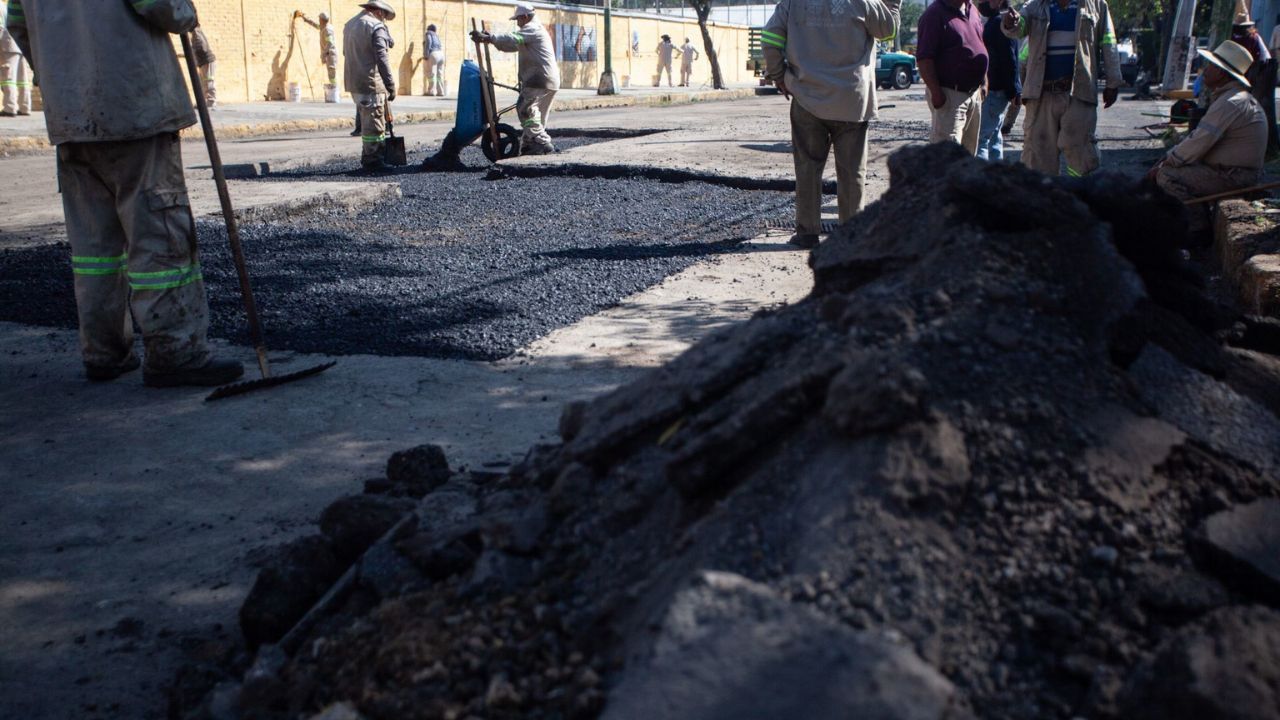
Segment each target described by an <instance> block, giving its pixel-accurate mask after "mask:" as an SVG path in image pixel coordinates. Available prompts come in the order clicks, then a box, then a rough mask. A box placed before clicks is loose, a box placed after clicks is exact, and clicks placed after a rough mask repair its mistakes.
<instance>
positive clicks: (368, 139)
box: [360, 133, 387, 143]
mask: <svg viewBox="0 0 1280 720" xmlns="http://www.w3.org/2000/svg"><path fill="white" fill-rule="evenodd" d="M360 139H361V140H363V141H364V142H367V143H376V142H382V141H383V140H386V139H387V134H386V133H382V134H381V135H361V136H360Z"/></svg>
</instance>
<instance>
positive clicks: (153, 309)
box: [58, 133, 209, 370]
mask: <svg viewBox="0 0 1280 720" xmlns="http://www.w3.org/2000/svg"><path fill="white" fill-rule="evenodd" d="M58 183H59V185H60V186H61V188H62V209H63V212H64V213H65V214H66V219H67V236H68V238H69V239H70V241H71V271H72V273H73V274H74V278H75V290H76V309H77V311H78V312H79V315H80V348H81V352H82V354H83V357H84V363H85V365H90V366H95V367H114V366H118V365H121V364H123V363H125V362H126V361H127V360H128V359H129V358H130V356H131V354H132V348H133V323H132V322H131V321H130V319H129V311H130V310H132V311H133V321H136V322H137V324H138V328H139V329H140V330H141V331H142V340H143V346H144V347H145V349H146V366H147V368H149V369H154V370H166V369H174V368H182V367H198V366H201V365H203V364H204V363H205V362H206V361H208V359H209V349H208V344H207V340H206V336H207V333H208V329H209V306H208V304H207V303H206V301H205V292H204V282H203V280H202V279H201V275H200V262H199V259H198V258H197V256H196V226H195V219H194V217H193V216H192V214H191V208H190V206H189V203H188V201H187V185H186V180H185V179H184V178H183V174H182V146H181V143H180V141H179V140H178V134H177V133H162V134H160V135H153V136H151V137H149V138H143V139H141V140H126V141H119V142H86V143H75V142H68V143H63V144H61V145H59V146H58Z"/></svg>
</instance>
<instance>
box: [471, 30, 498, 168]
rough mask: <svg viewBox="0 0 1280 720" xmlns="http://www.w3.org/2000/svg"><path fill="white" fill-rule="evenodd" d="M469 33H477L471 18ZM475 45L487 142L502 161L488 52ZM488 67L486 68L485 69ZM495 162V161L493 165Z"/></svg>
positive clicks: (477, 43) (478, 44) (477, 42)
mask: <svg viewBox="0 0 1280 720" xmlns="http://www.w3.org/2000/svg"><path fill="white" fill-rule="evenodd" d="M471 32H479V31H478V30H477V29H476V19H475V18H471ZM475 43H476V64H478V65H480V84H481V85H482V87H481V88H480V90H481V92H480V103H481V104H482V105H483V106H484V119H485V122H486V123H487V124H488V125H489V141H490V142H492V143H493V154H494V157H495V158H497V159H498V160H500V159H502V158H501V157H500V156H499V152H498V147H499V146H498V115H497V113H496V112H495V111H496V110H497V108H495V107H494V105H495V103H494V97H493V74H492V73H493V65H492V64H490V62H489V61H488V58H489V52H488V49H487V48H481V46H482V45H483V44H484V43H482V42H480V41H479V40H476V41H475ZM486 66H488V67H486ZM496 162H497V161H496V160H495V163H496Z"/></svg>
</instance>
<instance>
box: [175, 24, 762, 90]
mask: <svg viewBox="0 0 1280 720" xmlns="http://www.w3.org/2000/svg"><path fill="white" fill-rule="evenodd" d="M388 2H390V4H391V5H392V7H394V8H396V19H395V20H392V21H391V22H389V23H388V24H387V25H388V27H389V28H390V30H391V35H392V37H393V38H394V39H395V48H394V49H393V50H392V67H393V71H394V72H396V73H397V81H398V91H399V92H400V94H402V95H421V94H423V93H424V92H425V89H426V87H425V83H426V73H425V71H424V69H423V67H422V65H421V59H422V37H423V33H424V32H425V30H426V26H427V25H428V24H429V23H435V25H436V27H437V28H438V30H439V33H440V38H441V40H442V41H443V42H444V45H445V54H446V62H447V67H446V78H447V79H448V82H449V86H450V93H451V94H452V93H453V91H454V90H453V84H454V81H455V80H456V78H457V74H458V67H459V63H461V61H462V59H463V58H464V57H472V56H473V55H474V54H475V50H474V48H475V46H474V45H473V44H472V43H471V41H470V39H469V38H468V37H467V33H468V32H469V31H470V29H471V19H472V18H475V20H476V22H477V23H479V22H481V21H488V22H489V23H490V27H491V29H492V30H494V31H497V32H504V31H506V30H507V29H509V28H513V27H514V26H515V23H514V22H512V21H511V20H509V19H508V18H510V16H511V9H512V6H513V5H514V3H505V2H504V3H493V2H476V1H474V0H388ZM195 3H196V7H197V9H198V10H199V12H200V24H201V25H202V26H203V27H204V30H205V34H206V35H208V37H209V43H210V45H212V47H213V51H214V53H215V54H216V55H217V58H218V68H217V76H216V79H217V87H218V99H219V100H220V101H222V102H245V101H260V100H283V99H284V98H285V97H286V93H287V91H288V90H287V88H288V84H289V83H291V82H296V83H299V84H300V86H301V88H302V95H303V98H304V99H306V98H311V99H315V100H319V99H321V98H322V97H323V94H324V83H325V81H326V79H327V78H326V75H325V69H324V66H323V65H321V63H320V38H319V33H318V32H317V31H316V30H314V29H312V28H311V26H309V25H307V24H306V23H304V22H302V21H301V20H298V21H296V22H294V21H292V17H293V11H294V10H301V11H302V12H304V13H306V14H307V16H308V17H310V18H312V19H313V20H314V19H315V18H316V16H317V15H319V14H320V13H321V12H326V13H328V14H329V17H330V18H331V21H332V23H333V25H334V29H335V31H336V32H337V41H338V47H339V53H338V87H339V89H340V90H341V88H342V53H341V47H342V26H343V25H344V24H345V23H346V22H347V20H349V19H351V17H353V16H354V15H355V14H356V13H357V12H359V7H358V6H356V4H355V3H352V2H348V1H346V0H344V1H342V2H336V1H335V0H291V1H290V2H283V3H282V2H279V1H278V0H195ZM538 17H539V19H540V21H541V22H542V24H543V25H546V26H548V29H550V26H551V25H552V24H569V25H577V26H582V27H586V28H594V30H595V38H596V46H597V49H596V52H597V56H598V57H599V58H600V62H596V63H587V62H562V63H561V65H560V72H561V76H562V86H563V87H566V88H594V87H595V86H596V84H597V83H598V82H599V80H600V73H601V71H602V70H603V67H604V66H603V54H604V16H603V15H602V14H601V13H599V12H592V11H590V10H588V9H585V8H580V9H569V8H539V9H538ZM293 30H296V37H295V36H294V35H293V34H292V31H293ZM633 31H635V32H637V33H639V38H640V40H639V51H638V52H635V51H633V50H632V48H631V39H632V32H633ZM663 33H667V34H669V35H671V39H672V41H673V42H675V43H676V45H681V44H683V42H684V38H685V37H689V38H692V39H693V43H694V45H695V46H697V47H698V52H699V53H700V54H702V55H703V57H701V58H700V59H699V60H698V62H697V63H695V65H694V76H693V84H694V85H695V86H699V85H703V84H704V83H705V84H707V85H708V86H709V84H710V79H711V66H710V64H709V63H708V62H707V60H706V57H705V55H706V53H704V52H703V51H702V35H701V33H700V31H699V30H698V25H697V23H696V22H694V21H693V20H692V19H681V18H670V19H668V18H656V17H653V16H637V15H627V14H615V15H614V18H613V69H614V72H615V73H617V74H618V80H619V82H621V83H624V84H625V83H629V84H630V85H633V86H639V85H648V84H651V83H652V80H653V77H654V75H655V72H656V68H657V55H656V53H655V52H654V49H655V48H656V46H657V44H658V39H659V37H660V36H661V35H662V34H663ZM711 38H712V41H713V42H714V43H715V44H716V50H717V51H718V52H719V54H720V68H721V70H722V71H723V72H724V78H725V82H728V83H734V82H744V81H748V80H750V79H751V76H750V74H749V73H748V71H747V70H746V69H745V68H746V61H747V29H746V27H745V26H739V25H720V26H713V27H712V28H711ZM491 54H492V57H493V68H494V75H495V77H496V79H497V81H498V82H501V83H505V84H509V85H514V84H515V79H516V60H515V54H508V53H500V52H497V51H496V50H494V51H491ZM674 70H675V73H676V76H677V77H676V81H677V82H679V72H680V63H679V61H678V60H677V61H676V62H675V64H674Z"/></svg>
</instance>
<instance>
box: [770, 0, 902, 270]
mask: <svg viewBox="0 0 1280 720" xmlns="http://www.w3.org/2000/svg"><path fill="white" fill-rule="evenodd" d="M899 4H900V0H860V2H859V3H858V5H857V8H858V11H857V12H852V11H850V5H849V3H848V2H844V3H843V4H842V3H840V2H833V3H812V2H807V1H806V0H782V2H779V3H778V5H777V7H776V8H775V9H774V11H773V16H772V17H770V18H769V21H768V22H767V23H766V24H765V26H764V29H763V31H762V32H761V42H762V44H763V47H764V60H765V64H766V71H765V72H766V75H767V77H768V78H769V79H770V80H772V81H773V84H774V85H775V86H777V88H778V90H779V91H781V92H782V94H783V96H784V97H786V98H788V99H789V100H790V101H791V149H792V156H793V159H794V160H795V169H796V232H795V235H792V236H791V244H792V245H796V246H797V247H801V248H813V247H816V246H817V245H818V233H820V232H822V171H823V168H825V167H826V164H827V156H828V155H829V154H831V149H832V147H833V146H834V148H835V162H836V195H837V199H838V204H839V210H840V222H841V223H845V222H848V220H849V219H850V218H852V217H853V216H854V215H855V214H856V213H857V212H858V211H859V210H860V209H862V191H863V185H864V183H865V180H866V174H867V124H868V123H869V122H870V121H871V120H873V119H875V117H876V69H875V61H876V40H878V39H885V38H891V37H893V36H894V35H895V34H897V32H898V22H899V17H900V13H899Z"/></svg>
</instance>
